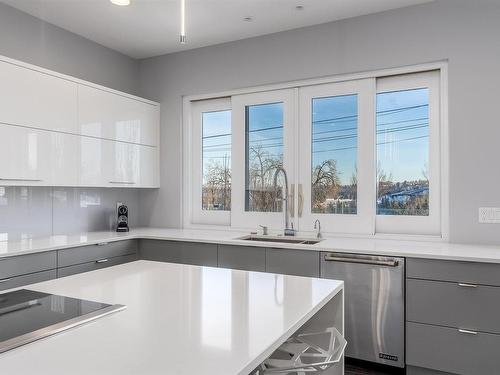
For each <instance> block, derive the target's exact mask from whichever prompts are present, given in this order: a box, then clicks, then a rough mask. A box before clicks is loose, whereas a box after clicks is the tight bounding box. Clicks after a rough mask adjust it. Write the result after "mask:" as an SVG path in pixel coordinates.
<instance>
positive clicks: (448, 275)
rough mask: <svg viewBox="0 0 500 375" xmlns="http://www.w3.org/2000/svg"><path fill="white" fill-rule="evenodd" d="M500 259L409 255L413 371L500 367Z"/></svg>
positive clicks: (476, 373)
mask: <svg viewBox="0 0 500 375" xmlns="http://www.w3.org/2000/svg"><path fill="white" fill-rule="evenodd" d="M499 275H500V265H498V264H485V263H474V262H455V261H441V260H431V259H408V260H407V269H406V276H407V279H406V363H407V365H408V369H407V374H408V375H441V374H448V373H450V374H460V375H490V374H497V373H500V370H499V369H500V356H499V353H500V350H499V348H500V323H499V318H498V317H499V316H500V276H499Z"/></svg>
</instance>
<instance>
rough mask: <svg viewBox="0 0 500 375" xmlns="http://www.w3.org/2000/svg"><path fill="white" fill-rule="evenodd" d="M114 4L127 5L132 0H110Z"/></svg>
mask: <svg viewBox="0 0 500 375" xmlns="http://www.w3.org/2000/svg"><path fill="white" fill-rule="evenodd" d="M109 1H110V2H111V3H112V4H115V5H119V6H122V7H125V6H127V5H130V0H109Z"/></svg>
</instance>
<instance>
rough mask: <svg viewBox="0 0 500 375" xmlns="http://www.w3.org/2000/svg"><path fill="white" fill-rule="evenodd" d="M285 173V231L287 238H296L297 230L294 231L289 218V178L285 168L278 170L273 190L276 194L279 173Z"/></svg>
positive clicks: (275, 173) (275, 174)
mask: <svg viewBox="0 0 500 375" xmlns="http://www.w3.org/2000/svg"><path fill="white" fill-rule="evenodd" d="M280 172H282V173H283V177H284V179H285V186H284V188H285V195H284V197H283V199H282V201H283V203H284V205H283V206H284V207H283V212H284V213H285V229H284V231H283V233H284V235H285V236H295V229H293V223H292V226H291V227H290V218H289V216H288V177H287V175H286V171H285V169H284V168H283V167H278V168H276V172H274V178H273V188H274V191H275V192H276V187H277V184H278V175H279V173H280Z"/></svg>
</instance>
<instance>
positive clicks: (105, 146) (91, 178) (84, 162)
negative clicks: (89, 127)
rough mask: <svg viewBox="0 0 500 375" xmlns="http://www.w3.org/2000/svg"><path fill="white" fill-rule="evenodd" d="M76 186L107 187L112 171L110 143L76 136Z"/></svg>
mask: <svg viewBox="0 0 500 375" xmlns="http://www.w3.org/2000/svg"><path fill="white" fill-rule="evenodd" d="M78 142H79V147H78V148H77V153H78V186H107V185H108V182H109V175H110V173H111V169H112V162H111V160H107V158H110V157H111V152H110V151H109V149H110V145H109V143H110V141H106V140H104V139H99V138H92V137H83V136H78Z"/></svg>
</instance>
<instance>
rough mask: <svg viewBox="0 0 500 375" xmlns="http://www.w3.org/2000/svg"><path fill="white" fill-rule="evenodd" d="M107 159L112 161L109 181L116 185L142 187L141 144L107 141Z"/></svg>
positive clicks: (110, 183)
mask: <svg viewBox="0 0 500 375" xmlns="http://www.w3.org/2000/svg"><path fill="white" fill-rule="evenodd" d="M105 142H106V147H107V156H106V159H105V160H106V161H110V162H111V165H110V166H111V173H109V180H108V183H109V185H111V186H116V187H140V185H141V181H140V169H141V153H140V147H141V146H140V145H136V144H133V143H126V142H116V141H105Z"/></svg>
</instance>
